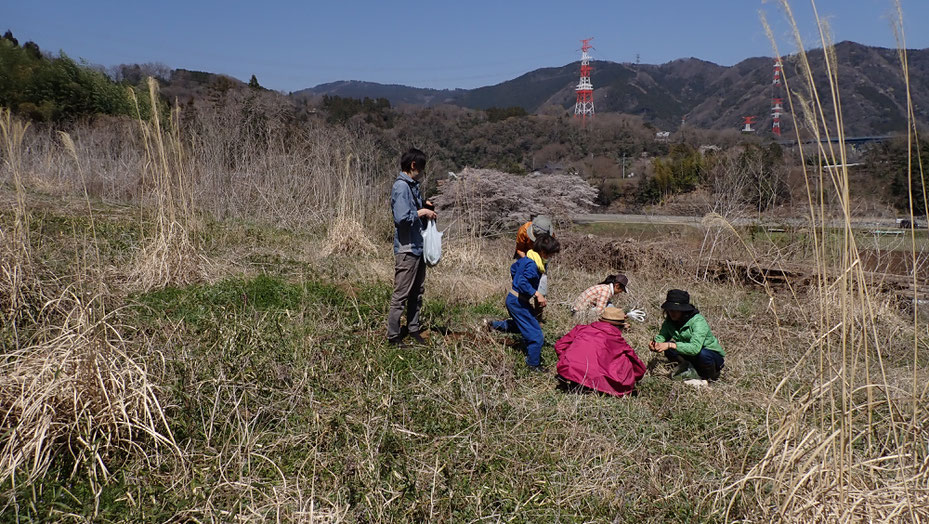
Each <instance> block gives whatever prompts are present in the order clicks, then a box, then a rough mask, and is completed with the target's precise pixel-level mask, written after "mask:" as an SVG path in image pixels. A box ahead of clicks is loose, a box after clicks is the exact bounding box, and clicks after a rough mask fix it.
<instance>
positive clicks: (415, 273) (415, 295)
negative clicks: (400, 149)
mask: <svg viewBox="0 0 929 524" xmlns="http://www.w3.org/2000/svg"><path fill="white" fill-rule="evenodd" d="M425 168H426V154H425V153H423V152H422V151H420V150H419V149H416V148H410V150H409V151H407V152H406V153H404V154H403V157H401V158H400V171H401V172H400V174H399V175H397V180H395V181H394V185H393V188H392V189H391V191H390V208H391V210H392V211H393V216H394V227H395V228H396V229H395V231H394V258H395V264H394V293H393V295H392V296H391V297H390V313H389V314H388V317H387V341H388V342H389V343H391V344H394V345H400V344H401V342H402V341H403V337H404V333H403V331H402V330H401V327H400V317H402V316H403V312H404V310H405V311H406V328H407V333H409V335H410V338H412V339H413V340H414V341H416V342H419V343H423V342H425V340H424V339H423V338H422V336H421V335H420V329H421V326H420V324H419V309H420V307H421V306H422V302H423V292H424V291H425V282H426V262H425V260H423V229H424V228H425V226H426V221H427V220H435V218H436V213H435V211H434V209H433V206H432V202H429V201H428V200H427V201H425V202H423V197H422V195H421V194H420V192H419V182H418V180H419V178H420V176H421V175H422V172H423V170H424V169H425Z"/></svg>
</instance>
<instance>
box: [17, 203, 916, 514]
mask: <svg viewBox="0 0 929 524" xmlns="http://www.w3.org/2000/svg"><path fill="white" fill-rule="evenodd" d="M56 208H57V209H59V210H60V209H65V210H64V211H56ZM77 209H79V208H77ZM33 216H34V217H35V219H34V220H32V222H31V229H32V238H33V239H34V240H33V246H34V250H35V253H36V255H37V258H38V259H39V260H40V261H41V263H42V265H43V267H44V268H45V269H46V270H47V271H49V272H55V273H57V274H63V275H74V274H75V273H76V271H74V267H76V266H75V262H76V261H79V260H81V258H82V257H86V256H87V253H88V246H89V245H91V244H92V241H91V240H90V235H89V234H88V231H87V223H86V222H87V221H86V219H85V218H83V217H82V216H81V214H80V213H79V212H77V211H74V210H73V209H72V210H69V209H68V208H62V207H61V206H47V205H39V204H36V205H35V207H34V208H33ZM95 223H96V232H97V241H96V244H95V245H97V246H98V247H99V251H100V253H101V256H102V257H103V259H104V260H105V262H104V264H103V265H104V266H105V267H106V269H105V272H106V274H107V281H108V282H109V283H110V285H111V289H110V291H109V293H108V295H107V298H106V300H107V304H108V307H109V308H110V309H112V310H114V311H115V313H114V314H115V315H117V317H118V322H115V324H117V325H118V326H120V327H119V330H120V333H121V336H122V337H124V339H125V341H126V342H125V343H126V345H127V348H128V351H130V352H131V353H132V354H133V355H135V356H136V357H137V358H139V359H140V360H142V361H147V362H150V367H149V369H150V370H151V379H152V381H153V382H155V383H156V384H157V386H158V390H157V391H158V396H159V398H160V400H161V402H162V406H163V407H164V411H165V414H166V419H167V422H168V428H167V430H169V431H170V433H171V435H172V436H173V439H174V441H175V442H176V443H177V446H178V450H177V451H175V452H171V451H170V450H167V449H165V448H164V447H163V446H159V445H157V444H156V443H154V442H153V441H152V440H151V439H146V438H138V439H137V443H138V449H135V450H134V451H131V452H124V453H121V452H113V453H110V454H108V455H105V456H104V457H102V458H101V460H103V461H105V463H106V467H107V468H108V470H109V472H110V478H109V479H108V480H107V481H106V482H104V483H99V482H97V481H95V480H94V479H93V478H92V477H91V476H90V475H89V474H88V473H87V471H88V470H87V469H86V468H84V467H83V466H82V465H81V463H80V460H79V459H75V458H74V457H73V456H72V455H70V454H69V453H68V451H67V448H66V447H59V448H58V451H57V454H56V455H55V457H54V459H53V461H52V463H51V467H50V469H49V471H48V473H47V474H46V475H45V476H44V477H43V478H41V479H40V480H39V481H38V482H37V483H35V484H34V485H24V486H25V487H22V488H15V487H13V486H11V485H10V484H9V483H7V484H6V485H4V486H3V490H4V492H5V493H7V495H6V496H7V497H8V498H6V503H7V505H6V508H5V510H4V517H3V519H2V520H8V521H16V520H17V519H19V520H20V521H22V520H30V519H34V520H75V521H82V520H86V519H93V520H99V521H124V520H131V521H147V522H163V521H167V520H174V521H207V520H210V521H223V522H230V521H238V520H245V521H264V520H271V519H280V520H282V521H316V520H319V521H323V522H326V521H341V520H348V521H355V522H358V521H360V522H373V521H378V522H384V521H426V520H429V521H446V522H470V521H479V520H493V521H496V520H506V521H516V522H539V521H560V522H603V521H613V522H694V521H719V520H723V516H722V514H721V513H719V512H714V510H718V509H719V508H720V507H721V504H720V501H719V500H718V499H717V496H718V495H717V492H718V491H719V490H720V489H721V488H722V487H723V486H725V485H727V484H729V483H730V482H731V481H732V480H733V479H734V478H737V477H738V476H739V475H740V474H741V473H743V472H744V470H745V467H746V464H752V463H754V462H756V461H757V460H759V459H760V458H761V457H762V456H763V455H764V453H765V451H766V450H767V447H768V433H767V431H766V418H767V417H768V416H770V415H772V414H776V413H778V412H779V410H780V409H781V408H782V407H783V404H784V402H783V401H781V400H778V399H777V398H775V397H774V396H773V395H772V391H773V390H774V389H775V387H776V386H777V384H778V383H779V382H780V381H781V379H782V378H783V377H785V376H788V375H789V371H790V370H791V368H792V367H793V366H794V364H795V363H796V360H797V355H799V354H800V353H802V352H803V351H804V350H805V348H806V347H808V345H809V341H810V339H811V337H812V334H811V333H810V331H809V327H808V326H809V322H810V319H809V318H808V312H807V311H804V308H803V307H800V303H799V302H797V301H796V299H793V298H791V297H789V296H784V297H782V299H778V301H779V302H782V303H779V305H778V307H779V308H780V311H779V314H778V317H777V318H775V316H774V315H772V313H771V312H772V309H771V302H770V300H769V297H768V295H766V294H765V293H763V292H761V291H759V290H752V289H745V288H742V287H739V286H736V285H732V284H719V283H717V284H710V283H706V282H698V281H694V280H693V279H692V277H686V276H685V274H684V273H683V272H682V271H681V270H680V269H668V268H648V267H643V268H642V269H640V270H637V271H635V272H630V278H631V289H632V290H633V293H632V294H630V295H624V296H622V297H620V300H619V302H620V305H622V306H625V307H627V308H628V307H634V306H635V307H642V308H644V309H645V310H646V311H647V313H648V315H649V318H648V319H647V321H646V322H645V323H644V324H636V325H634V326H633V327H632V329H630V330H629V331H628V332H627V339H628V340H629V341H630V343H631V344H632V345H633V347H634V348H636V350H637V351H638V353H639V355H640V357H642V359H643V360H644V361H646V362H648V361H649V360H650V359H651V356H650V355H649V354H648V351H647V350H646V343H647V340H649V338H650V337H651V335H652V334H653V333H654V332H655V331H656V330H657V328H658V322H659V310H658V305H659V304H660V303H661V301H662V300H663V298H664V293H665V292H666V290H667V289H669V288H670V287H684V288H686V289H689V290H690V291H691V293H692V295H693V296H694V297H695V301H696V303H697V304H698V306H699V307H700V308H701V310H702V312H703V313H704V314H705V316H706V317H707V318H708V319H709V320H710V323H711V325H712V326H713V328H714V331H715V332H716V334H717V335H718V337H719V338H720V340H721V341H722V343H723V344H724V345H725V346H726V349H727V360H726V369H725V371H724V373H723V377H722V380H721V381H720V382H719V383H717V384H714V385H713V386H711V387H710V388H707V389H702V390H696V389H693V388H691V387H689V386H687V385H684V384H682V383H679V382H674V381H671V380H670V379H669V378H668V377H667V374H668V371H669V368H668V367H667V366H663V365H659V366H657V367H656V368H655V369H654V370H653V371H651V372H650V373H649V374H647V375H646V376H645V378H644V379H643V380H642V381H641V382H640V384H639V388H638V395H637V396H635V397H627V398H619V399H618V398H613V397H606V396H598V395H578V394H572V393H564V392H561V391H559V390H558V389H556V381H555V378H554V376H553V375H546V376H539V375H536V374H531V373H529V372H527V371H526V370H525V366H524V363H523V362H524V361H523V358H524V357H523V355H522V353H521V350H520V348H519V345H518V341H517V340H515V339H513V338H509V337H507V336H504V335H493V334H489V333H484V332H480V331H478V330H477V326H478V325H479V324H480V320H481V319H482V318H485V317H502V316H503V315H504V314H505V310H504V308H503V299H504V296H505V290H506V288H507V286H508V284H509V282H508V275H509V272H508V265H509V263H510V259H509V254H510V253H511V247H512V246H511V245H510V244H511V242H510V241H509V240H499V241H495V242H489V243H481V242H478V241H475V240H473V239H454V238H450V239H448V240H447V244H446V257H447V258H446V260H445V261H443V263H442V264H440V265H439V266H438V267H437V268H435V269H431V270H429V273H428V276H427V292H426V299H425V305H424V319H425V324H426V326H428V328H429V334H428V338H429V343H428V345H426V346H422V347H412V348H395V347H392V346H389V345H387V344H386V341H385V339H384V333H385V321H386V315H387V305H388V300H389V296H390V293H391V283H392V265H391V261H392V257H391V251H390V244H388V243H386V242H382V243H380V244H378V252H377V253H374V254H371V255H368V256H346V255H343V256H335V255H334V256H330V257H321V256H320V255H318V253H319V249H318V245H319V242H320V241H321V239H319V238H316V237H314V236H312V235H307V234H304V233H300V232H294V231H289V230H284V229H278V228H274V227H269V226H259V225H254V224H245V223H234V222H230V223H209V224H207V225H206V227H205V228H204V230H203V233H202V235H201V238H200V244H201V245H202V246H203V248H202V249H203V253H204V255H205V256H206V257H207V259H208V260H209V261H210V268H211V270H212V273H211V275H210V276H209V278H208V279H207V280H206V281H203V282H200V283H197V284H193V285H189V286H184V287H166V288H160V289H155V290H153V291H149V292H137V291H136V292H134V291H131V288H129V287H127V286H125V285H122V284H121V283H120V282H121V279H120V278H119V275H120V274H121V273H122V272H124V269H123V268H124V266H125V265H126V264H127V261H129V260H130V259H131V252H132V251H133V250H135V249H137V247H138V246H137V245H136V243H137V240H136V239H137V234H136V230H137V228H138V227H139V224H138V220H137V219H134V218H132V217H131V214H127V213H126V212H125V210H124V209H123V208H118V207H111V206H105V205H102V204H100V205H98V206H97V209H96V210H95ZM582 239H583V237H580V236H578V237H576V239H575V240H574V242H573V245H575V246H576V247H578V248H579V247H580V246H579V244H578V242H582V241H583V240H582ZM571 245H572V243H568V246H571ZM79 265H80V264H77V266H79ZM609 265H610V264H609V260H592V259H585V257H577V256H573V257H572V256H571V254H570V253H565V256H564V257H563V258H562V261H561V263H559V261H558V259H555V260H554V261H553V262H552V265H551V270H550V271H551V281H552V296H551V299H552V301H553V303H555V305H553V306H552V307H551V308H550V310H549V311H548V312H547V313H546V315H547V322H546V323H545V325H544V331H545V335H546V341H547V344H546V347H545V348H544V350H543V358H544V360H545V361H547V362H548V363H549V364H553V363H554V362H555V354H554V351H553V349H552V347H551V344H552V343H553V341H554V340H556V339H557V337H559V336H560V335H562V334H564V333H566V332H567V331H568V330H569V329H570V328H571V326H572V325H573V324H572V322H571V319H570V316H569V314H568V311H567V308H566V307H564V305H563V304H564V303H565V302H568V301H570V300H571V299H573V297H574V296H575V295H576V294H577V293H579V292H580V291H581V290H583V289H584V288H585V287H587V286H588V285H591V284H593V283H596V282H598V281H599V280H601V279H602V278H603V276H604V274H605V273H604V271H606V269H604V268H606V267H608V266H609ZM646 266H647V264H646ZM616 269H622V268H616ZM20 336H23V335H22V334H21V335H20ZM5 338H6V337H5ZM780 348H793V349H789V351H788V352H786V353H785V352H784V351H783V350H782V349H780ZM902 358H903V357H901V359H902ZM889 365H891V367H892V362H890V364H889ZM905 365H906V363H905V362H901V366H905ZM810 368H811V369H806V368H801V370H800V371H799V372H798V373H797V374H795V378H794V379H792V380H791V381H789V382H788V383H787V384H786V390H787V391H800V392H802V391H804V388H806V387H807V386H806V385H805V384H804V381H803V377H806V376H810V375H811V374H812V364H810ZM95 482H96V483H95ZM12 495H15V497H12ZM722 500H725V501H728V499H727V498H725V497H722ZM734 508H735V509H734V513H733V514H732V515H730V517H733V516H734V517H739V516H750V515H751V514H752V513H753V509H752V505H751V503H749V502H745V503H744V505H743V502H742V501H741V499H739V500H736V504H735V506H734Z"/></svg>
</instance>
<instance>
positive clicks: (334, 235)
mask: <svg viewBox="0 0 929 524" xmlns="http://www.w3.org/2000/svg"><path fill="white" fill-rule="evenodd" d="M353 158H354V155H353V154H352V153H349V154H348V155H347V156H346V157H345V170H344V172H343V176H342V177H341V180H339V201H338V203H337V204H336V215H335V218H334V219H333V220H332V221H331V222H330V223H329V228H328V231H327V237H326V242H325V244H324V246H323V251H322V252H323V256H329V255H332V254H334V253H344V254H351V255H354V254H370V253H372V252H374V250H375V246H374V243H373V242H372V241H371V239H370V238H368V235H369V231H367V230H365V227H364V225H363V224H362V223H361V222H359V219H362V220H364V205H363V203H364V199H363V196H362V191H363V189H364V184H363V182H362V180H361V177H360V176H359V175H358V174H357V172H354V171H352V159H353Z"/></svg>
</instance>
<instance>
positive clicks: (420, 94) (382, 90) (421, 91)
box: [291, 80, 465, 106]
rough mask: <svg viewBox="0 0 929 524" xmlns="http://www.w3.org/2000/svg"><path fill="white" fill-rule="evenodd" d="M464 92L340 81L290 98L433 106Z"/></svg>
mask: <svg viewBox="0 0 929 524" xmlns="http://www.w3.org/2000/svg"><path fill="white" fill-rule="evenodd" d="M464 92H465V90H464V89H427V88H421V87H407V86H402V85H397V84H378V83H376V82H360V81H358V80H342V81H339V82H330V83H328V84H320V85H318V86H316V87H311V88H309V89H303V90H301V91H296V92H294V93H291V96H294V97H297V98H301V97H307V96H313V95H335V96H341V97H345V98H365V97H368V98H386V99H388V100H390V103H391V104H394V105H397V104H413V105H421V106H434V105H439V104H445V103H454V100H455V99H456V98H458V97H460V96H461V95H462V94H463V93H464Z"/></svg>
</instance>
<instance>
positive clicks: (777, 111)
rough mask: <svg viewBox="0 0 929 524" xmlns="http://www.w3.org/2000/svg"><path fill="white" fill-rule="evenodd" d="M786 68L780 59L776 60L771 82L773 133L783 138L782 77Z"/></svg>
mask: <svg viewBox="0 0 929 524" xmlns="http://www.w3.org/2000/svg"><path fill="white" fill-rule="evenodd" d="M783 70H784V66H783V64H781V59H780V58H775V59H774V80H772V81H771V119H772V122H771V132H772V133H774V134H775V135H777V136H781V113H782V112H783V111H784V106H783V105H781V104H783V102H784V98H783V96H782V93H783V88H782V87H781V86H782V85H783V83H782V80H781V76H782V75H783Z"/></svg>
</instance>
